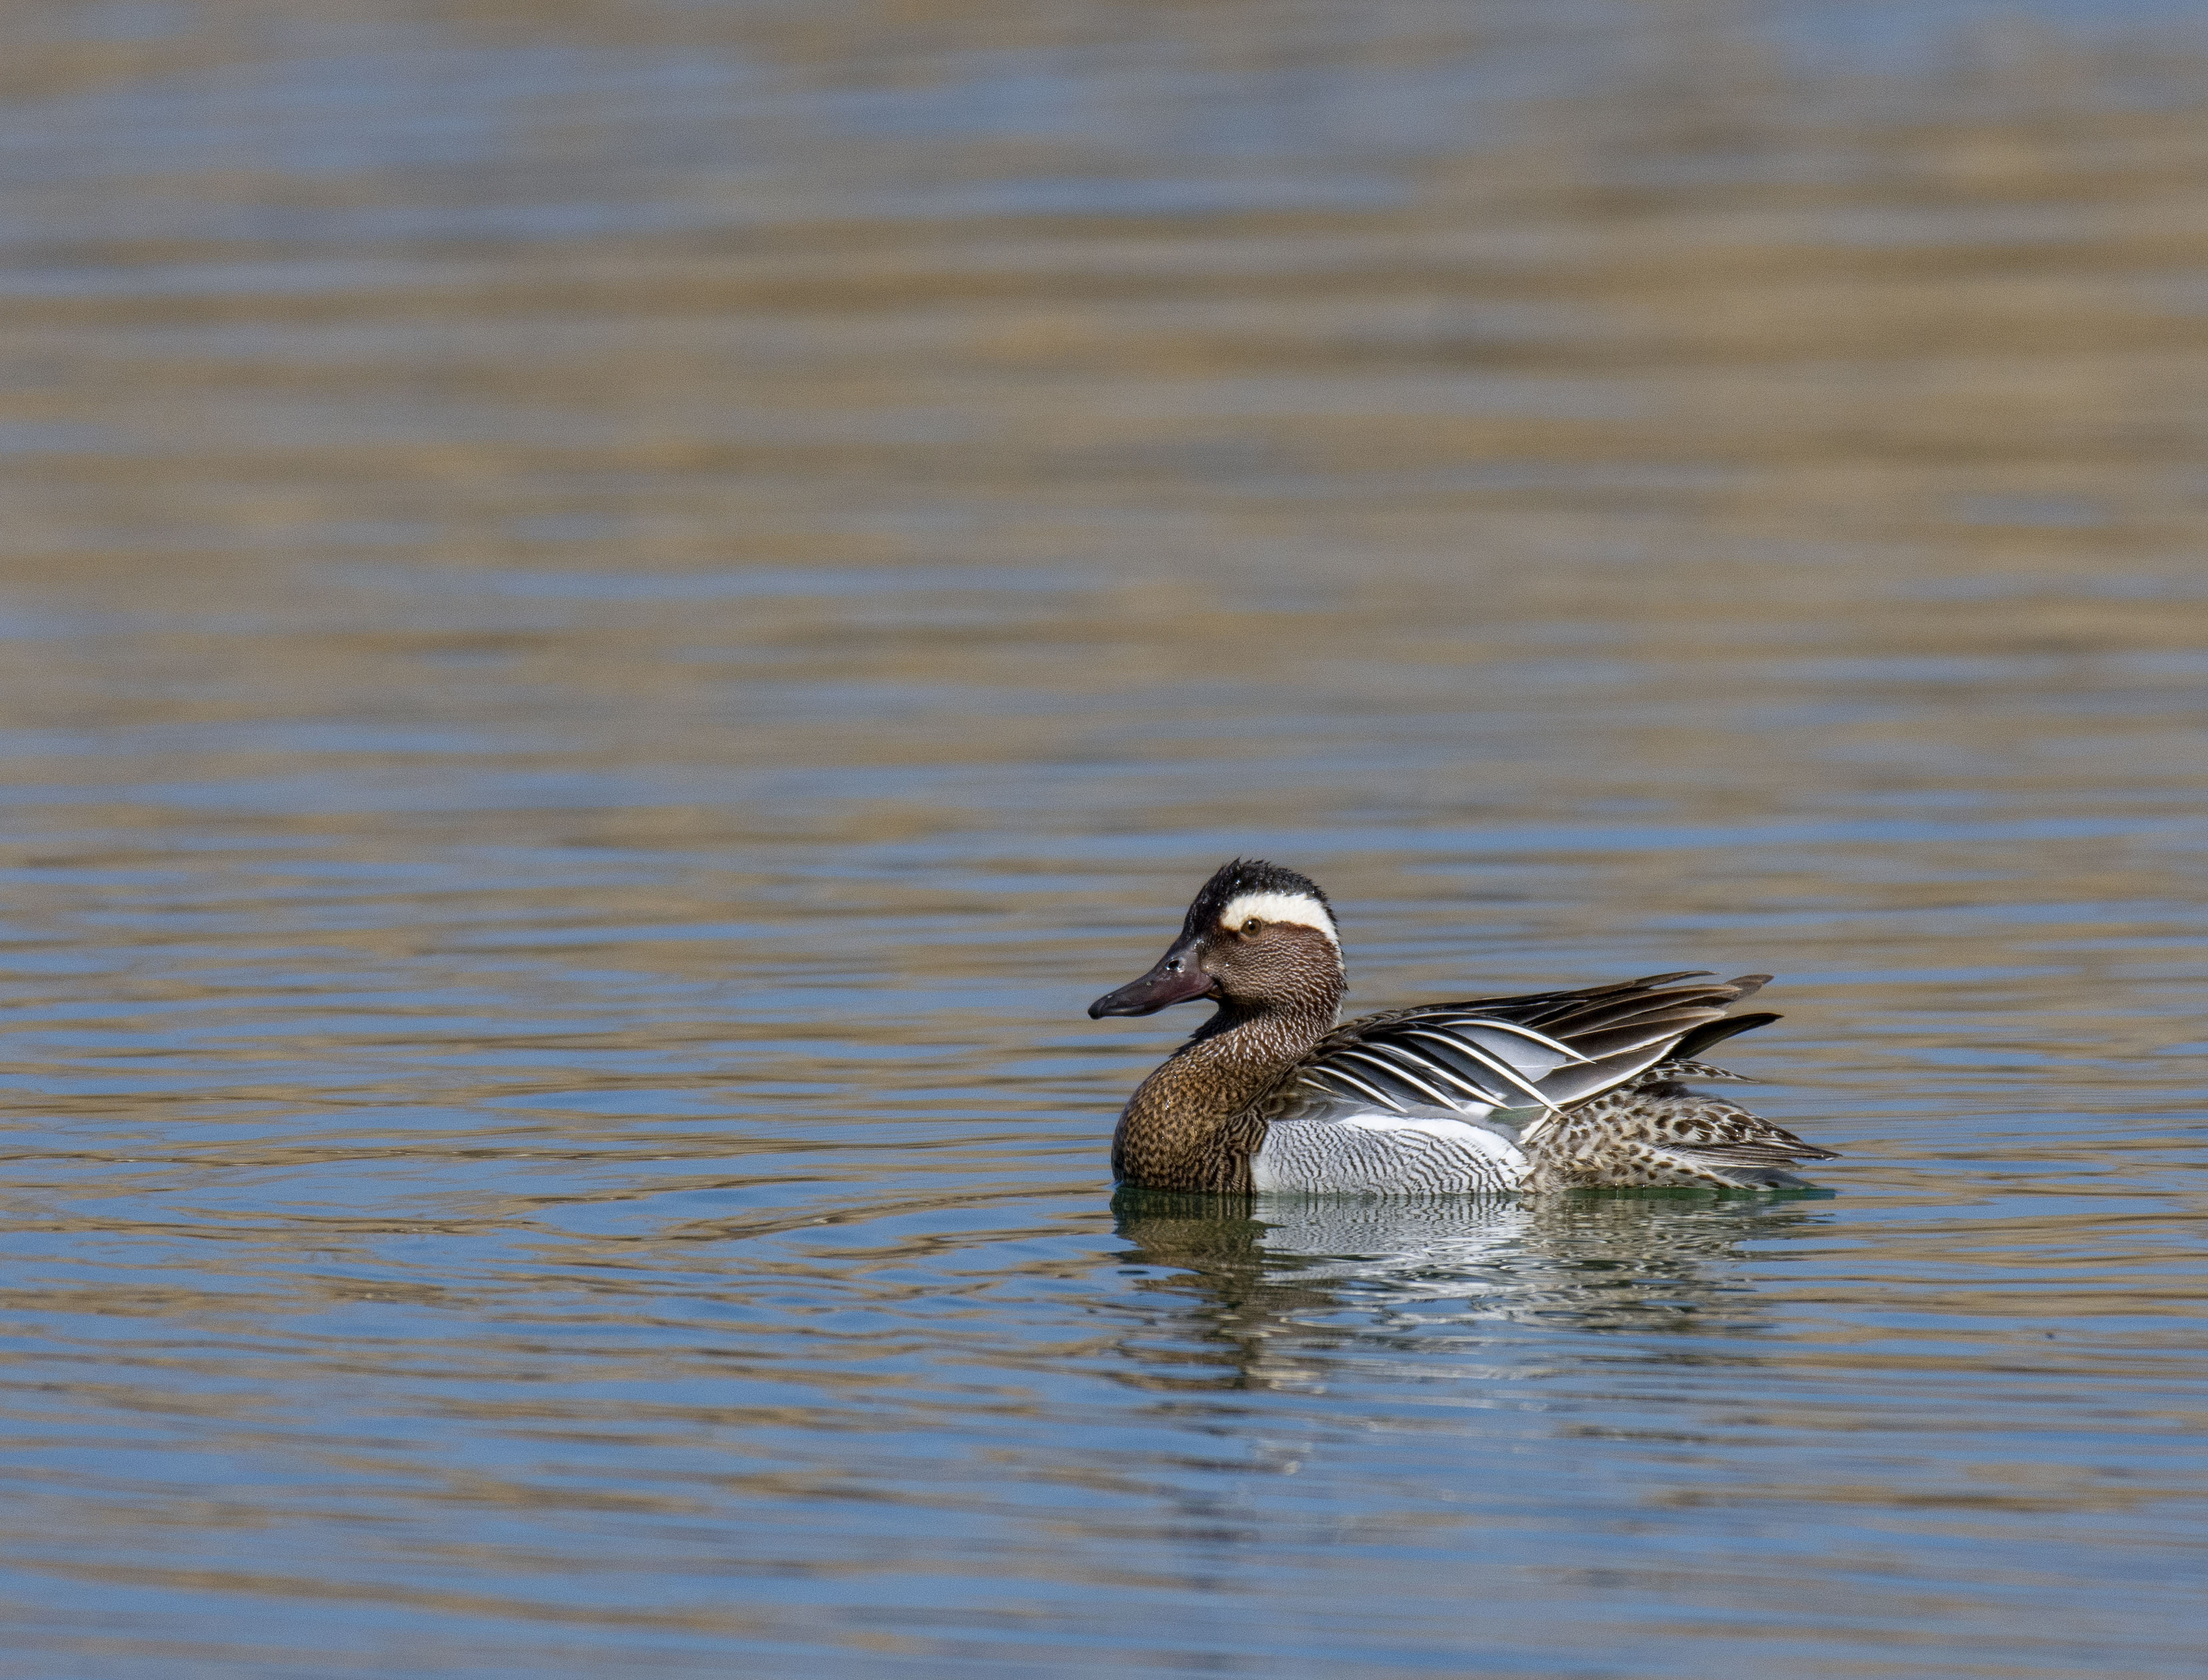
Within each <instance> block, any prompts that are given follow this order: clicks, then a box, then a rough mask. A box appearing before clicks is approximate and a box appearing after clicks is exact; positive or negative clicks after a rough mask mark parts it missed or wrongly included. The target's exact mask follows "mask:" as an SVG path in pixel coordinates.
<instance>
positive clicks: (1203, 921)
mask: <svg viewBox="0 0 2208 1680" xmlns="http://www.w3.org/2000/svg"><path fill="white" fill-rule="evenodd" d="M1345 984H1346V982H1345V980H1344V977H1343V969H1342V965H1341V938H1340V936H1339V935H1338V934H1337V933H1336V932H1335V926H1334V911H1333V910H1332V909H1329V906H1328V904H1327V902H1326V895H1325V894H1324V893H1323V892H1321V891H1319V890H1318V885H1317V883H1316V882H1314V881H1312V880H1311V879H1310V878H1309V877H1308V876H1305V875H1299V874H1298V873H1296V872H1295V871H1294V870H1293V869H1283V868H1281V866H1280V865H1279V864H1277V863H1266V862H1263V861H1261V860H1258V859H1254V858H1252V859H1244V858H1237V859H1235V860H1234V861H1233V862H1232V863H1229V864H1225V865H1223V866H1221V868H1220V869H1219V871H1218V873H1215V874H1214V875H1213V876H1212V878H1211V879H1209V880H1208V881H1206V882H1205V883H1204V884H1203V891H1201V892H1199V893H1197V895H1196V902H1195V903H1192V904H1191V905H1190V906H1189V907H1188V919H1187V920H1186V921H1184V922H1183V923H1182V924H1181V930H1180V937H1179V939H1175V940H1174V941H1173V945H1172V946H1171V947H1170V948H1169V949H1168V950H1167V952H1166V954H1165V955H1164V956H1163V957H1160V958H1159V959H1158V963H1157V966H1156V967H1155V968H1154V969H1151V970H1150V971H1149V973H1148V974H1146V975H1143V977H1142V978H1141V979H1140V980H1136V981H1129V982H1128V983H1127V984H1126V985H1125V986H1122V987H1120V988H1119V990H1118V991H1116V992H1107V993H1105V994H1104V996H1102V997H1101V998H1099V999H1097V1000H1096V1001H1095V1003H1093V1004H1091V1005H1089V1018H1090V1019H1091V1020H1095V1019H1096V1018H1098V1017H1101V1016H1106V1015H1155V1013H1157V1011H1160V1010H1161V1009H1165V1008H1167V1007H1169V1006H1170V1005H1173V1004H1185V1003H1188V1002H1190V1001H1191V1000H1192V999H1197V998H1209V999H1213V1000H1214V1001H1215V1002H1216V1003H1219V1004H1222V1005H1227V1007H1229V1008H1237V1009H1241V1010H1247V1011H1263V1010H1268V1009H1285V1008H1296V1007H1311V1008H1320V1009H1323V1010H1326V1011H1332V1010H1333V1009H1334V1007H1335V1005H1337V1004H1339V1003H1340V1002H1341V994H1342V991H1343V989H1344V986H1345Z"/></svg>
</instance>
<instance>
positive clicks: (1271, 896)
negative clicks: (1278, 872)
mask: <svg viewBox="0 0 2208 1680" xmlns="http://www.w3.org/2000/svg"><path fill="white" fill-rule="evenodd" d="M1251 916H1255V917H1257V920H1258V921H1292V922H1293V923H1294V924H1295V925H1296V926H1297V927H1316V928H1317V929H1318V931H1319V932H1320V933H1323V934H1325V935H1326V941H1327V943H1328V944H1329V945H1332V946H1333V947H1334V948H1335V950H1336V951H1340V950H1341V938H1340V937H1339V936H1338V935H1337V934H1336V933H1335V931H1334V918H1333V917H1332V916H1330V915H1328V914H1327V913H1326V906H1325V905H1323V904H1322V903H1319V902H1318V900H1317V899H1316V898H1314V897H1311V895H1310V894H1309V893H1307V892H1245V893H1242V894H1239V896H1238V897H1235V899H1234V900H1233V903H1229V904H1228V905H1227V908H1226V909H1223V910H1221V912H1220V913H1219V920H1220V922H1221V925H1223V926H1225V927H1240V926H1241V925H1242V924H1243V923H1244V922H1245V921H1249V920H1250V918H1251Z"/></svg>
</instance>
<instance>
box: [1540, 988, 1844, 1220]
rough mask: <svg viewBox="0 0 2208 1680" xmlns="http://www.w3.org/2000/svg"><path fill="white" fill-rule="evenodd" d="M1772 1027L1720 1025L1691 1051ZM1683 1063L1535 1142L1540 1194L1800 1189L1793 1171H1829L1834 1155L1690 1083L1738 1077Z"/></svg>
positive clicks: (1740, 1022) (1563, 1120)
mask: <svg viewBox="0 0 2208 1680" xmlns="http://www.w3.org/2000/svg"><path fill="white" fill-rule="evenodd" d="M1769 1018H1770V1017H1756V1016H1746V1015H1742V1016H1733V1017H1729V1018H1728V1019H1726V1020H1724V1021H1713V1022H1712V1023H1710V1029H1725V1030H1721V1031H1710V1030H1709V1029H1705V1032H1706V1034H1707V1035H1705V1036H1701V1040H1700V1042H1697V1043H1694V1044H1692V1046H1691V1050H1703V1049H1707V1048H1708V1047H1709V1046H1711V1045H1713V1044H1714V1043H1716V1042H1717V1041H1719V1039H1721V1038H1727V1037H1730V1036H1731V1035H1732V1034H1733V1033H1736V1032H1741V1031H1744V1030H1745V1029H1747V1028H1749V1027H1750V1026H1761V1025H1762V1024H1763V1022H1764V1021H1765V1020H1767V1019H1769ZM1694 1037H1695V1035H1689V1039H1687V1040H1682V1041H1681V1043H1680V1049H1681V1050H1682V1051H1684V1052H1689V1053H1688V1054H1684V1055H1675V1056H1672V1057H1671V1058H1668V1059H1665V1061H1663V1062H1660V1063H1659V1064H1658V1065H1656V1066H1654V1067H1652V1068H1650V1069H1649V1070H1648V1071H1647V1072H1646V1073H1644V1074H1642V1075H1641V1077H1639V1078H1637V1079H1635V1080H1633V1081H1632V1082H1630V1083H1628V1084H1624V1085H1621V1086H1619V1087H1618V1088H1617V1089H1615V1090H1611V1091H1605V1092H1604V1093H1603V1094H1602V1095H1600V1096H1599V1097H1595V1098H1593V1099H1592V1100H1591V1101H1587V1102H1582V1103H1581V1104H1579V1105H1578V1106H1576V1107H1571V1108H1567V1109H1566V1110H1565V1111H1564V1112H1563V1113H1562V1114H1561V1115H1559V1116H1558V1117H1557V1119H1555V1120H1553V1121H1551V1123H1550V1124H1549V1125H1547V1126H1545V1127H1544V1128H1543V1129H1542V1130H1541V1131H1540V1132H1539V1135H1538V1137H1534V1138H1533V1139H1532V1140H1531V1141H1530V1143H1529V1145H1528V1149H1527V1153H1528V1155H1529V1156H1530V1157H1531V1166H1532V1169H1533V1170H1532V1173H1530V1175H1529V1178H1528V1187H1529V1188H1531V1189H1534V1190H1598V1189H1616V1188H1623V1187H1626V1186H1629V1185H1703V1186H1713V1185H1714V1186H1721V1187H1724V1188H1726V1189H1733V1190H1748V1189H1757V1188H1779V1187H1784V1186H1787V1185H1802V1184H1803V1183H1805V1182H1807V1181H1806V1180H1804V1179H1799V1178H1797V1177H1796V1176H1795V1175H1794V1174H1793V1173H1791V1172H1790V1171H1788V1170H1787V1169H1788V1168H1790V1167H1793V1166H1794V1165H1795V1164H1796V1163H1797V1162H1798V1161H1830V1160H1832V1159H1833V1156H1834V1155H1835V1153H1836V1151H1834V1150H1832V1149H1818V1148H1817V1147H1816V1146H1815V1144H1811V1143H1803V1141H1802V1140H1801V1139H1800V1138H1798V1137H1796V1136H1795V1135H1794V1134H1793V1133H1792V1132H1791V1131H1787V1130H1786V1129H1785V1127H1784V1126H1778V1125H1773V1124H1772V1123H1771V1122H1770V1121H1769V1120H1767V1119H1764V1118H1763V1117H1762V1116H1761V1115H1760V1114H1751V1113H1749V1111H1748V1110H1747V1109H1745V1108H1743V1107H1741V1106H1740V1105H1739V1104H1738V1103H1737V1102H1732V1101H1728V1100H1726V1099H1725V1098H1724V1097H1721V1096H1710V1095H1706V1094H1704V1093H1702V1092H1699V1091H1691V1090H1689V1089H1687V1087H1686V1085H1685V1084H1684V1083H1683V1082H1684V1081H1686V1080H1689V1079H1738V1078H1740V1077H1741V1076H1740V1075H1739V1074H1737V1073H1727V1072H1726V1071H1725V1070H1724V1069H1723V1068H1718V1067H1712V1066H1710V1065H1708V1064H1707V1063H1706V1062H1701V1061H1696V1060H1694V1059H1691V1051H1690V1050H1689V1040H1691V1039H1693V1038H1694Z"/></svg>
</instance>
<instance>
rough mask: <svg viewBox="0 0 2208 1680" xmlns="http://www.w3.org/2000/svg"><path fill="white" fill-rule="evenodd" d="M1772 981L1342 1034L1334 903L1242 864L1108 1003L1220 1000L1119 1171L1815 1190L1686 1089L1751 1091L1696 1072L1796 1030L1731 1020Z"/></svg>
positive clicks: (1172, 1063) (1670, 989)
mask: <svg viewBox="0 0 2208 1680" xmlns="http://www.w3.org/2000/svg"><path fill="white" fill-rule="evenodd" d="M1770 978H1771V976H1770V975H1743V976H1741V977H1740V978H1739V979H1737V980H1729V981H1708V980H1707V979H1706V978H1705V977H1704V975H1702V974H1701V973H1697V972H1695V971H1693V970H1687V971H1683V972H1681V973H1677V974H1665V975H1648V976H1647V977H1646V978H1645V979H1641V980H1629V981H1619V982H1618V983H1617V984H1616V985H1611V986H1591V987H1585V988H1583V989H1581V990H1579V991H1574V992H1535V993H1527V995H1525V996H1522V997H1515V998H1476V999H1472V1000H1470V1001H1468V1002H1464V1003H1447V1004H1420V1005H1414V1006H1413V1007H1412V1008H1409V1009H1397V1010H1390V1011H1387V1012H1386V1013H1384V1014H1380V1015H1367V1016H1364V1017H1360V1018H1359V1019H1358V1020H1354V1021H1351V1022H1348V1023H1341V999H1342V995H1343V993H1345V992H1346V991H1347V989H1348V981H1347V970H1346V969H1344V967H1343V965H1342V960H1341V932H1340V930H1339V929H1338V928H1337V927H1335V919H1334V910H1333V908H1332V907H1331V906H1330V905H1329V903H1327V898H1326V895H1325V894H1324V893H1323V892H1322V891H1319V889H1318V887H1317V885H1316V884H1315V883H1314V882H1312V881H1311V879H1308V878H1307V877H1305V876H1303V875H1299V874H1298V873H1296V872H1295V871H1294V870H1293V869H1284V868H1282V867H1280V866H1279V865H1278V864H1274V863H1266V862H1263V861H1260V860H1255V859H1251V860H1245V859H1241V858H1237V859H1236V860H1235V861H1233V862H1232V863H1228V864H1226V865H1224V866H1222V867H1221V868H1220V869H1219V871H1218V872H1217V873H1215V874H1214V875H1213V876H1212V878H1211V879H1209V880H1208V881H1206V882H1205V883H1204V884H1203V891H1201V892H1199V893H1197V895H1196V900H1195V902H1194V903H1191V905H1190V906H1189V907H1188V918H1187V920H1186V921H1185V922H1183V923H1182V925H1181V932H1180V937H1179V939H1175V940H1174V941H1173V945H1172V946H1171V948H1170V949H1168V950H1167V952H1166V954H1165V955H1164V956H1163V957H1160V958H1159V959H1158V963H1157V965H1156V966H1155V968H1153V969H1151V970H1150V971H1149V973H1148V974H1146V975H1143V977H1142V978H1141V979H1140V980H1137V981H1130V982H1129V983H1128V984H1126V985H1125V986H1122V987H1119V990H1118V991H1116V992H1110V993H1106V994H1105V995H1104V996H1103V997H1101V998H1099V999H1097V1000H1096V1001H1095V1003H1093V1004H1091V1005H1089V1017H1090V1018H1091V1019H1092V1020H1095V1019H1098V1018H1101V1017H1104V1016H1107V1015H1151V1014H1155V1012H1156V1011H1159V1010H1161V1009H1165V1008H1167V1007H1169V1006H1170V1005H1173V1004H1179V1003H1188V1002H1191V1001H1193V1000H1194V999H1198V998H1204V999H1209V1000H1210V1001H1212V1002H1213V1003H1215V1004H1216V1005H1218V1009H1217V1011H1216V1012H1215V1013H1214V1014H1213V1016H1212V1017H1211V1018H1210V1019H1209V1021H1206V1022H1205V1023H1203V1025H1202V1026H1201V1027H1198V1028H1197V1029H1196V1031H1195V1033H1194V1034H1193V1035H1191V1037H1190V1038H1189V1040H1188V1041H1187V1042H1186V1043H1185V1044H1184V1045H1182V1046H1181V1047H1180V1048H1179V1049H1178V1050H1176V1051H1174V1052H1173V1054H1172V1055H1170V1056H1168V1057H1167V1059H1165V1061H1164V1062H1162V1063H1161V1064H1160V1065H1158V1066H1157V1067H1156V1068H1155V1069H1154V1070H1152V1071H1151V1073H1150V1075H1149V1077H1148V1078H1146V1079H1144V1080H1143V1083H1141V1084H1140V1085H1139V1086H1137V1088H1136V1090H1135V1094H1134V1095H1133V1096H1132V1097H1131V1098H1130V1099H1128V1102H1127V1107H1126V1109H1125V1112H1124V1113H1122V1114H1121V1115H1120V1117H1119V1131H1118V1132H1117V1133H1116V1134H1115V1135H1114V1136H1113V1140H1112V1171H1113V1176H1114V1177H1116V1178H1117V1179H1119V1180H1120V1181H1121V1182H1122V1183H1124V1184H1127V1185H1136V1186H1139V1187H1141V1188H1144V1189H1150V1190H1203V1191H1363V1192H1375V1191H1379V1192H1387V1191H1399V1192H1403V1191H1407V1192H1413V1193H1432V1192H1436V1191H1485V1192H1493V1191H1547V1190H1567V1189H1574V1188H1593V1187H1602V1186H1613V1185H1705V1186H1707V1185H1723V1186H1727V1187H1731V1188H1747V1187H1750V1186H1762V1185H1799V1184H1801V1183H1802V1182H1803V1180H1802V1179H1797V1178H1796V1177H1795V1176H1794V1175H1793V1174H1792V1173H1790V1172H1788V1171H1787V1170H1786V1169H1787V1168H1788V1167H1792V1166H1793V1165H1794V1164H1795V1163H1796V1161H1798V1160H1810V1161H1828V1160H1830V1159H1832V1157H1833V1151H1832V1150H1830V1149H1816V1148H1814V1147H1813V1146H1811V1145H1810V1144H1808V1143H1803V1141H1802V1140H1801V1139H1800V1138H1798V1137H1795V1136H1794V1135H1793V1133H1791V1132H1790V1131H1785V1130H1783V1129H1781V1128H1780V1127H1779V1126H1775V1125H1772V1123H1771V1122H1770V1121H1768V1120H1767V1119H1761V1118H1760V1117H1759V1116H1757V1115H1755V1114H1751V1113H1749V1112H1748V1110H1746V1109H1745V1108H1743V1107H1739V1106H1738V1105H1737V1104H1736V1103H1732V1102H1729V1101H1725V1099H1724V1098H1722V1097H1713V1096H1707V1095H1701V1094H1698V1093H1695V1092H1693V1091H1690V1090H1689V1089H1687V1085H1686V1083H1684V1082H1686V1081H1688V1080H1690V1079H1692V1080H1725V1079H1736V1078H1738V1077H1740V1076H1739V1075H1737V1074H1731V1073H1727V1072H1725V1071H1724V1070H1723V1069H1722V1068H1716V1067H1712V1066H1710V1065H1708V1064H1707V1063H1705V1062H1702V1061H1700V1060H1698V1059H1697V1058H1698V1057H1699V1056H1700V1055H1701V1053H1702V1052H1704V1051H1705V1050H1707V1049H1708V1048H1709V1047H1711V1046H1713V1045H1714V1044H1716V1043H1718V1042H1719V1041H1721V1040H1723V1039H1727V1038H1730V1037H1731V1036H1732V1035H1734V1034H1735V1033H1741V1032H1746V1031H1748V1030H1749V1029H1750V1028H1753V1027H1761V1026H1765V1025H1767V1024H1768V1023H1771V1022H1773V1021H1776V1020H1777V1019H1778V1018H1779V1017H1777V1016H1776V1015H1754V1014H1750V1015H1727V1014H1726V1013H1725V1010H1726V1009H1727V1007H1729V1006H1730V1005H1732V1004H1734V1003H1737V1001H1739V1000H1740V999H1743V998H1745V997H1748V996H1749V994H1750V993H1754V992H1755V990H1756V988H1757V987H1761V985H1762V984H1763V983H1764V981H1767V980H1768V979H1770ZM1679 982H1691V983H1687V984H1681V983H1679Z"/></svg>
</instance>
